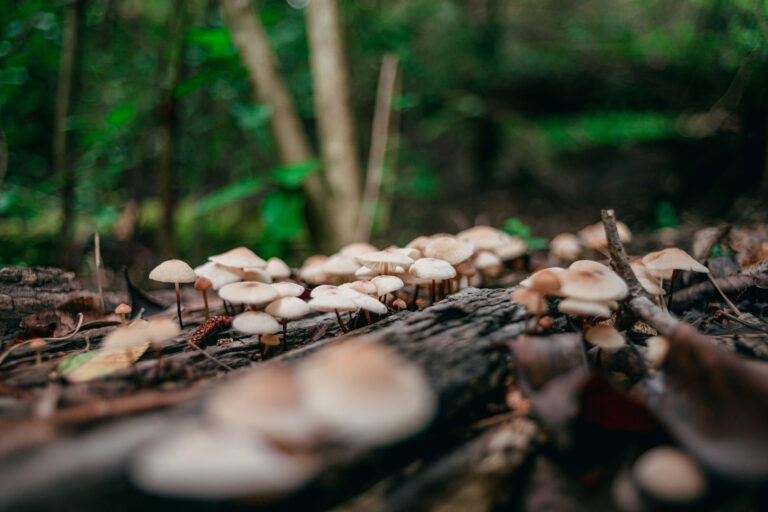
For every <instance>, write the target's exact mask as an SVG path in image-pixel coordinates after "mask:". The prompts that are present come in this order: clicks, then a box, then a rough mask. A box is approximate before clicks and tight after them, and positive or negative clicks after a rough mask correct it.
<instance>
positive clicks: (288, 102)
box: [220, 0, 342, 249]
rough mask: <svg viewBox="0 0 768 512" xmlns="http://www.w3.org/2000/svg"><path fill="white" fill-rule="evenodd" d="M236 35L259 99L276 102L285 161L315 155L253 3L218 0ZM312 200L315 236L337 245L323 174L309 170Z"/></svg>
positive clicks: (275, 122)
mask: <svg viewBox="0 0 768 512" xmlns="http://www.w3.org/2000/svg"><path fill="white" fill-rule="evenodd" d="M220 2H221V9H222V13H223V15H224V20H225V22H226V24H227V26H228V27H229V30H230V33H231V34H232V41H233V43H234V45H235V47H236V48H237V51H238V52H239V54H240V59H241V61H242V63H243V66H245V68H246V70H247V71H248V77H249V79H250V81H251V84H252V85H253V89H254V92H255V95H256V98H257V100H258V101H261V102H263V103H266V104H268V105H269V106H270V107H272V116H271V117H270V126H271V128H272V134H273V136H274V138H275V143H276V145H277V150H278V153H279V155H280V160H281V162H282V163H283V164H295V163H299V162H304V161H307V160H309V159H311V158H312V157H313V156H314V155H313V152H312V150H311V148H310V145H309V142H308V141H307V135H306V133H305V131H304V128H303V127H302V125H301V120H300V119H299V115H298V113H297V111H296V106H295V105H294V102H293V99H292V98H291V96H290V94H289V93H288V88H287V87H286V85H285V82H284V81H283V78H282V76H281V75H280V71H279V69H278V65H277V58H276V57H275V54H274V52H273V51H272V47H271V46H270V43H269V38H268V37H267V32H266V30H265V29H264V26H263V25H262V24H261V21H260V19H259V16H258V13H256V12H254V9H253V8H252V7H251V3H250V2H248V1H244V0H220ZM303 189H304V193H305V195H306V198H307V202H308V205H309V213H310V219H309V225H310V230H311V232H312V235H313V238H314V239H315V241H316V242H317V243H318V244H319V245H320V246H322V247H323V248H324V249H332V248H333V247H334V246H336V245H338V241H339V240H340V239H341V237H342V235H341V232H339V231H337V229H336V224H335V223H333V222H331V215H332V213H331V211H332V210H331V204H332V201H329V199H330V197H329V194H328V191H327V189H326V187H325V186H324V183H323V181H322V179H321V178H320V176H318V175H310V176H309V177H307V179H305V180H304V183H303Z"/></svg>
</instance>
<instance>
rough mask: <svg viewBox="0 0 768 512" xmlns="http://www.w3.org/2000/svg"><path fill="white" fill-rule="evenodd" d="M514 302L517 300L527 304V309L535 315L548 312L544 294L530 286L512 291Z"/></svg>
mask: <svg viewBox="0 0 768 512" xmlns="http://www.w3.org/2000/svg"><path fill="white" fill-rule="evenodd" d="M510 299H511V300H512V302H517V303H518V304H522V305H523V306H525V309H527V310H528V311H530V312H531V313H533V314H534V315H541V314H543V313H546V312H547V303H546V302H544V296H543V295H542V294H540V293H539V292H537V291H534V290H532V289H530V288H518V289H517V290H515V291H514V292H512V296H511V297H510Z"/></svg>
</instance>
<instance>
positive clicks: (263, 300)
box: [219, 281, 278, 307]
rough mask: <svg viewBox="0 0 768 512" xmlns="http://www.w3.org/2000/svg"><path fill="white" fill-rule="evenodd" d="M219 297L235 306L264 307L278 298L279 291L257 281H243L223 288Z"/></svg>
mask: <svg viewBox="0 0 768 512" xmlns="http://www.w3.org/2000/svg"><path fill="white" fill-rule="evenodd" d="M219 297H221V298H222V299H224V300H227V301H229V302H232V303H234V304H251V305H252V306H257V307H258V306H262V305H264V304H267V303H269V302H271V301H273V300H275V299H276V298H277V297H278V293H277V291H276V290H275V289H274V288H272V286H271V285H268V284H265V283H257V282H256V281H241V282H238V283H231V284H228V285H226V286H222V287H221V289H220V290H219Z"/></svg>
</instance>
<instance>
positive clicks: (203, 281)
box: [194, 277, 213, 321]
mask: <svg viewBox="0 0 768 512" xmlns="http://www.w3.org/2000/svg"><path fill="white" fill-rule="evenodd" d="M212 286H213V284H212V283H211V280H210V279H208V278H205V277H198V278H197V281H195V285H194V288H195V290H197V291H199V292H201V293H202V294H203V304H205V320H206V321H208V320H209V319H210V318H211V317H210V314H209V313H208V290H209V289H210V288H211V287H212Z"/></svg>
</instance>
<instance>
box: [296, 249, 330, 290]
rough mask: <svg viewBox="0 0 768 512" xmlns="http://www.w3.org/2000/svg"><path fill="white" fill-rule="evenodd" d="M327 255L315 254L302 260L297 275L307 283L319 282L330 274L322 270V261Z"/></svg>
mask: <svg viewBox="0 0 768 512" xmlns="http://www.w3.org/2000/svg"><path fill="white" fill-rule="evenodd" d="M327 259H328V257H327V256H326V255H324V254H315V255H313V256H310V257H309V258H307V259H306V260H304V264H303V265H302V266H301V268H300V269H299V277H300V278H301V279H302V280H303V281H304V282H306V283H309V284H321V283H324V282H326V280H327V278H329V277H330V276H329V275H328V274H326V273H325V272H323V263H324V262H325V260H327Z"/></svg>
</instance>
